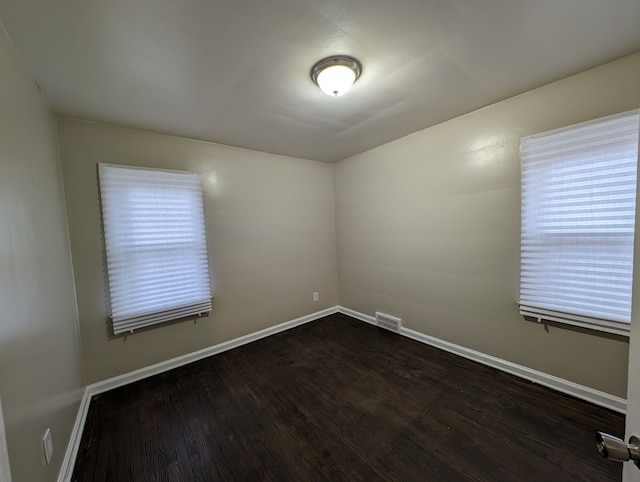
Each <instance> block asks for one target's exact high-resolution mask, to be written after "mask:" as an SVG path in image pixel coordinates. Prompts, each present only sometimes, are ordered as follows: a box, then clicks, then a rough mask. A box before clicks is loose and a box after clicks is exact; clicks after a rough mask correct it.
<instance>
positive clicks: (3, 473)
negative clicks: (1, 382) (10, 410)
mask: <svg viewBox="0 0 640 482" xmlns="http://www.w3.org/2000/svg"><path fill="white" fill-rule="evenodd" d="M0 482H11V468H10V467H9V449H8V447H7V436H6V433H5V429H4V415H3V412H2V399H1V398H0Z"/></svg>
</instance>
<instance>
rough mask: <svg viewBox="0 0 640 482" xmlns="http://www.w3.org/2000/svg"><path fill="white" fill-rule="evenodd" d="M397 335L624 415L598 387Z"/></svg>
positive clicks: (369, 319) (415, 335) (414, 335)
mask: <svg viewBox="0 0 640 482" xmlns="http://www.w3.org/2000/svg"><path fill="white" fill-rule="evenodd" d="M338 312H339V313H344V314H345V315H348V316H351V317H352V318H356V319H358V320H361V321H364V322H366V323H371V324H374V325H375V323H376V320H375V317H373V316H370V315H365V314H364V313H360V312H357V311H355V310H351V309H349V308H345V307H343V306H338ZM400 334H401V335H403V336H406V337H407V338H411V339H413V340H416V341H419V342H421V343H425V344H427V345H431V346H433V347H436V348H439V349H440V350H444V351H447V352H449V353H453V354H454V355H458V356H461V357H464V358H468V359H469V360H473V361H475V362H478V363H482V364H483V365H487V366H490V367H493V368H497V369H498V370H502V371H503V372H507V373H510V374H512V375H515V376H517V377H520V378H524V379H525V380H529V381H531V382H534V383H538V384H539V385H543V386H545V387H548V388H551V389H554V390H557V391H559V392H562V393H566V394H568V395H571V396H574V397H576V398H579V399H581V400H585V401H587V402H591V403H593V404H595V405H599V406H601V407H605V408H608V409H610V410H614V411H616V412H619V413H622V414H626V412H627V401H626V400H625V399H624V398H620V397H616V396H615V395H611V394H609V393H605V392H601V391H600V390H595V389H593V388H590V387H587V386H584V385H580V384H578V383H574V382H571V381H569V380H565V379H563V378H559V377H556V376H553V375H549V374H548V373H544V372H540V371H538V370H534V369H532V368H528V367H525V366H523V365H518V364H517V363H512V362H510V361H507V360H503V359H501V358H498V357H495V356H491V355H487V354H485V353H482V352H479V351H476V350H472V349H470V348H466V347H464V346H460V345H456V344H455V343H450V342H448V341H445V340H441V339H439V338H435V337H433V336H429V335H425V334H424V333H420V332H418V331H414V330H411V329H409V328H404V327H403V328H400Z"/></svg>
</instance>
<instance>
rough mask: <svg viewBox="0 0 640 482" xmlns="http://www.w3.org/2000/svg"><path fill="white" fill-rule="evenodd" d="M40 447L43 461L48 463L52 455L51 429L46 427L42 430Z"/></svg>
mask: <svg viewBox="0 0 640 482" xmlns="http://www.w3.org/2000/svg"><path fill="white" fill-rule="evenodd" d="M42 449H43V451H44V461H45V462H46V463H47V465H49V462H51V458H52V457H53V440H52V439H51V429H50V428H48V429H47V430H45V431H44V435H43V436H42Z"/></svg>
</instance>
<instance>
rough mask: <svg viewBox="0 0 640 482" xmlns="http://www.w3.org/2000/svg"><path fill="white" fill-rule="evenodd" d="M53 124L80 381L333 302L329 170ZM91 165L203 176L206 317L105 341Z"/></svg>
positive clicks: (78, 124) (119, 131) (79, 124)
mask: <svg viewBox="0 0 640 482" xmlns="http://www.w3.org/2000/svg"><path fill="white" fill-rule="evenodd" d="M58 127H59V136H60V149H61V157H62V165H63V173H64V183H65V195H66V199H67V211H68V216H69V226H70V236H71V249H72V253H73V265H74V273H75V279H76V285H77V291H78V310H79V316H80V326H81V332H82V341H83V348H84V354H85V365H86V371H87V376H88V381H89V382H95V381H99V380H104V379H106V378H109V377H113V376H115V375H119V374H122V373H126V372H129V371H131V370H135V369H138V368H141V367H144V366H148V365H151V364H154V363H158V362H161V361H163V360H167V359H169V358H172V357H176V356H179V355H183V354H186V353H190V352H192V351H195V350H198V349H201V348H204V347H208V346H211V345H214V344H216V343H220V342H223V341H226V340H229V339H232V338H236V337H239V336H241V335H246V334H248V333H252V332H255V331H258V330H260V329H263V328H267V327H270V326H273V325H275V324H278V323H282V322H285V321H288V320H292V319H295V318H298V317H301V316H304V315H307V314H310V313H313V312H316V311H319V310H322V309H324V308H327V307H331V306H334V305H336V304H337V271H336V269H337V268H336V253H335V219H334V207H333V174H332V166H331V165H329V164H324V163H319V162H314V161H306V160H302V159H293V158H289V157H283V156H276V155H271V154H265V153H259V152H255V151H250V150H245V149H238V148H232V147H225V146H221V145H217V144H212V143H208V142H201V141H196V140H191V139H184V138H179V137H172V136H167V135H162V134H155V133H150V132H145V131H140V130H135V129H127V128H123V127H114V126H108V125H101V124H95V123H90V122H83V121H77V120H72V119H65V118H62V119H60V120H59V124H58ZM98 162H109V163H114V164H128V165H136V166H148V167H156V168H168V169H182V170H192V171H200V172H201V173H202V175H203V188H204V202H205V221H206V226H207V237H208V245H209V260H210V265H211V269H210V272H211V280H212V284H213V291H214V300H213V304H214V309H213V312H212V314H211V316H210V317H208V318H204V319H201V320H199V321H198V322H197V323H193V322H191V321H189V322H182V323H176V324H172V325H162V326H158V327H156V328H154V329H150V330H147V331H141V332H138V333H135V334H133V335H129V336H127V337H124V338H115V339H109V337H108V336H107V331H108V330H107V325H106V321H105V320H106V316H107V313H106V311H105V305H106V298H105V283H104V274H103V257H102V244H101V228H100V221H99V204H98V190H97V174H96V172H97V170H96V165H97V163H98ZM314 291H318V292H319V294H320V301H318V302H313V301H312V292H314Z"/></svg>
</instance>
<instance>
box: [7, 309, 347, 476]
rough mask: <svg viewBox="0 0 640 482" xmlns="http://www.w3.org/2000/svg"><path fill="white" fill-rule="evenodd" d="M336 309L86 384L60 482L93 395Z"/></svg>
mask: <svg viewBox="0 0 640 482" xmlns="http://www.w3.org/2000/svg"><path fill="white" fill-rule="evenodd" d="M337 312H338V307H337V306H333V307H331V308H327V309H325V310H322V311H318V312H316V313H311V314H310V315H306V316H303V317H301V318H296V319H295V320H290V321H286V322H284V323H280V324H279V325H275V326H270V327H269V328H265V329H264V330H260V331H256V332H255V333H250V334H248V335H245V336H241V337H239V338H235V339H233V340H229V341H225V342H224V343H219V344H217V345H213V346H210V347H207V348H203V349H202V350H198V351H194V352H192V353H187V354H186V355H182V356H179V357H176V358H172V359H170V360H166V361H163V362H160V363H156V364H155V365H150V366H148V367H144V368H140V369H138V370H134V371H132V372H129V373H125V374H123V375H119V376H117V377H113V378H108V379H107V380H103V381H101V382H97V383H92V384H91V385H87V387H86V388H85V390H84V396H83V397H82V401H81V402H80V408H79V409H78V415H77V416H76V421H75V424H74V426H73V430H72V431H71V437H70V440H69V444H68V445H67V451H66V453H65V456H64V459H63V461H62V467H61V468H60V473H59V475H58V482H69V481H70V480H71V476H72V475H73V468H74V466H75V462H76V457H77V456H78V449H79V448H80V441H81V439H82V431H83V429H84V424H85V421H86V419H87V413H88V412H89V404H90V402H91V397H93V396H94V395H98V394H99V393H103V392H107V391H109V390H113V389H114V388H118V387H121V386H124V385H127V384H129V383H133V382H136V381H138V380H143V379H145V378H147V377H151V376H153V375H158V374H160V373H163V372H166V371H169V370H172V369H174V368H178V367H181V366H183V365H187V364H189V363H192V362H194V361H197V360H201V359H203V358H207V357H209V356H212V355H216V354H218V353H222V352H224V351H227V350H231V349H232V348H236V347H239V346H242V345H246V344H247V343H251V342H253V341H256V340H259V339H261V338H265V337H267V336H270V335H275V334H276V333H280V332H281V331H285V330H289V329H291V328H294V327H296V326H300V325H304V324H305V323H309V322H311V321H315V320H318V319H320V318H323V317H325V316H328V315H332V314H334V313H337ZM2 482H4V481H2Z"/></svg>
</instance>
